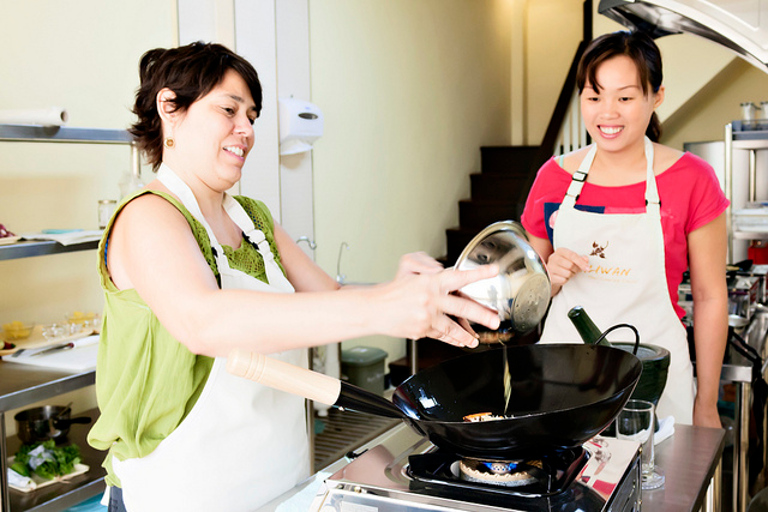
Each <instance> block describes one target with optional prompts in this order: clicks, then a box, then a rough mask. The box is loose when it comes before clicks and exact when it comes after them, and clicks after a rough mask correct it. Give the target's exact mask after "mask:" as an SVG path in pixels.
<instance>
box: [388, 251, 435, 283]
mask: <svg viewBox="0 0 768 512" xmlns="http://www.w3.org/2000/svg"><path fill="white" fill-rule="evenodd" d="M442 270H443V266H442V265H441V264H440V262H438V261H437V260H436V259H434V258H433V257H432V256H430V255H429V254H427V253H425V252H412V253H409V254H406V255H404V256H402V257H401V258H400V264H399V265H398V268H397V274H395V280H398V279H400V278H402V277H405V276H408V275H414V274H415V275H418V274H437V273H438V272H441V271H442Z"/></svg>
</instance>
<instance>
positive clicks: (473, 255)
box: [455, 221, 552, 341]
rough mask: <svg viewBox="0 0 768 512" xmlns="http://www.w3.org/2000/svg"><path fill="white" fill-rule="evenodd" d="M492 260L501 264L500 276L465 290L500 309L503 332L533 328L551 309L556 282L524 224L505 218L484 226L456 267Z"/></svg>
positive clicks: (466, 248)
mask: <svg viewBox="0 0 768 512" xmlns="http://www.w3.org/2000/svg"><path fill="white" fill-rule="evenodd" d="M492 263H496V264H497V265H499V274H498V275H497V276H496V277H493V278H490V279H483V280H481V281H477V282H474V283H471V284H469V285H467V286H465V287H464V288H462V289H461V292H462V293H463V294H464V295H466V296H467V297H469V298H471V299H474V300H475V301H477V302H479V303H480V304H483V305H484V306H487V307H489V308H492V309H495V310H496V311H498V312H499V319H500V320H501V322H502V324H501V326H500V328H499V331H501V332H511V333H518V334H525V333H527V332H530V331H532V330H533V329H534V328H535V327H536V326H537V325H538V324H539V322H541V319H542V318H544V314H545V313H546V312H547V308H548V307H549V300H550V298H551V294H552V285H551V283H550V281H549V276H548V275H547V271H546V269H545V267H544V264H543V262H542V261H541V258H540V257H539V255H538V254H537V253H536V251H535V250H533V248H532V247H531V246H530V245H529V244H528V237H527V236H526V234H525V230H524V229H523V228H522V226H520V224H518V223H516V222H513V221H502V222H496V223H494V224H491V225H490V226H488V227H486V228H485V229H483V230H482V231H481V232H480V233H478V234H477V235H476V236H475V237H474V238H473V239H472V241H471V242H469V244H467V246H466V247H465V248H464V250H463V251H462V252H461V255H460V256H459V258H458V260H456V265H455V268H456V269H457V270H470V269H473V268H477V267H479V266H481V265H490V264H492ZM473 327H476V330H479V331H482V330H484V329H483V328H482V327H480V326H473ZM481 341H483V339H482V336H481Z"/></svg>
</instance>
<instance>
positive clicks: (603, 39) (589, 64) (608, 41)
mask: <svg viewBox="0 0 768 512" xmlns="http://www.w3.org/2000/svg"><path fill="white" fill-rule="evenodd" d="M619 55H626V56H627V57H629V58H630V59H632V61H633V62H634V63H635V66H637V71H638V73H639V74H640V84H641V86H642V88H643V94H644V95H648V94H649V92H653V93H654V94H655V93H657V92H659V88H660V87H661V82H662V79H663V74H662V71H661V51H660V50H659V47H658V46H656V43H655V42H654V41H653V39H651V37H650V36H649V35H648V34H646V33H645V32H639V31H633V32H627V31H623V30H622V31H619V32H612V33H610V34H604V35H602V36H600V37H596V38H595V39H593V40H592V42H591V43H589V46H587V49H586V50H585V51H584V55H582V57H581V61H579V67H578V70H577V71H576V86H577V87H578V89H579V94H581V93H582V92H583V91H584V87H585V86H586V84H587V83H589V84H591V85H592V87H594V88H595V90H596V91H597V90H599V89H600V84H598V83H597V78H596V74H597V68H599V67H600V65H601V64H602V63H603V62H605V61H607V60H608V59H611V58H613V57H617V56H619ZM645 134H646V135H647V136H648V138H649V139H651V140H652V141H654V142H658V141H659V138H660V137H661V123H660V122H659V117H658V116H657V115H656V112H654V113H653V115H652V116H651V121H650V123H648V127H647V128H646V130H645Z"/></svg>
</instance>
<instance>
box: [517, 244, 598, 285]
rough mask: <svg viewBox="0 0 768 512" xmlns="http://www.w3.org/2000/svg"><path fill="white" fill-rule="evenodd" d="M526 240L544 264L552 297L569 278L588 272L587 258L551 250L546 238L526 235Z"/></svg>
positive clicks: (565, 250) (565, 251) (559, 250)
mask: <svg viewBox="0 0 768 512" xmlns="http://www.w3.org/2000/svg"><path fill="white" fill-rule="evenodd" d="M528 240H529V243H530V244H531V247H533V250H534V251H536V252H537V253H538V255H539V257H540V258H541V260H542V261H543V262H544V263H545V264H546V267H547V273H548V274H549V280H550V281H551V283H552V296H553V297H554V296H555V295H557V293H558V292H559V291H560V288H562V287H563V285H564V284H565V283H567V282H568V280H569V279H570V278H572V277H573V276H575V275H576V274H578V273H579V272H586V271H587V270H589V258H588V257H587V256H581V255H579V254H576V253H575V252H573V251H571V250H570V249H565V248H562V247H561V248H558V249H557V250H556V251H555V250H553V249H552V244H551V243H550V242H549V240H547V239H546V238H539V237H536V236H533V235H531V234H530V233H529V234H528Z"/></svg>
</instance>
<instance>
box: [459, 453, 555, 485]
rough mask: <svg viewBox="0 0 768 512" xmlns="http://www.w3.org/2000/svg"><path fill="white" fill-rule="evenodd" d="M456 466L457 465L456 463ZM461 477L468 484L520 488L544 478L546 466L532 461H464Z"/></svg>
mask: <svg viewBox="0 0 768 512" xmlns="http://www.w3.org/2000/svg"><path fill="white" fill-rule="evenodd" d="M454 464H456V463H454ZM458 467H459V475H460V478H461V479H462V480H466V481H468V482H478V483H487V484H490V485H498V486H501V487H520V486H524V485H529V484H532V483H533V482H535V481H536V479H537V478H542V477H543V472H542V469H543V468H544V464H543V463H542V462H541V461H540V460H532V461H522V460H516V461H511V460H510V461H501V460H497V461H484V460H477V459H462V460H460V461H458Z"/></svg>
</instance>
